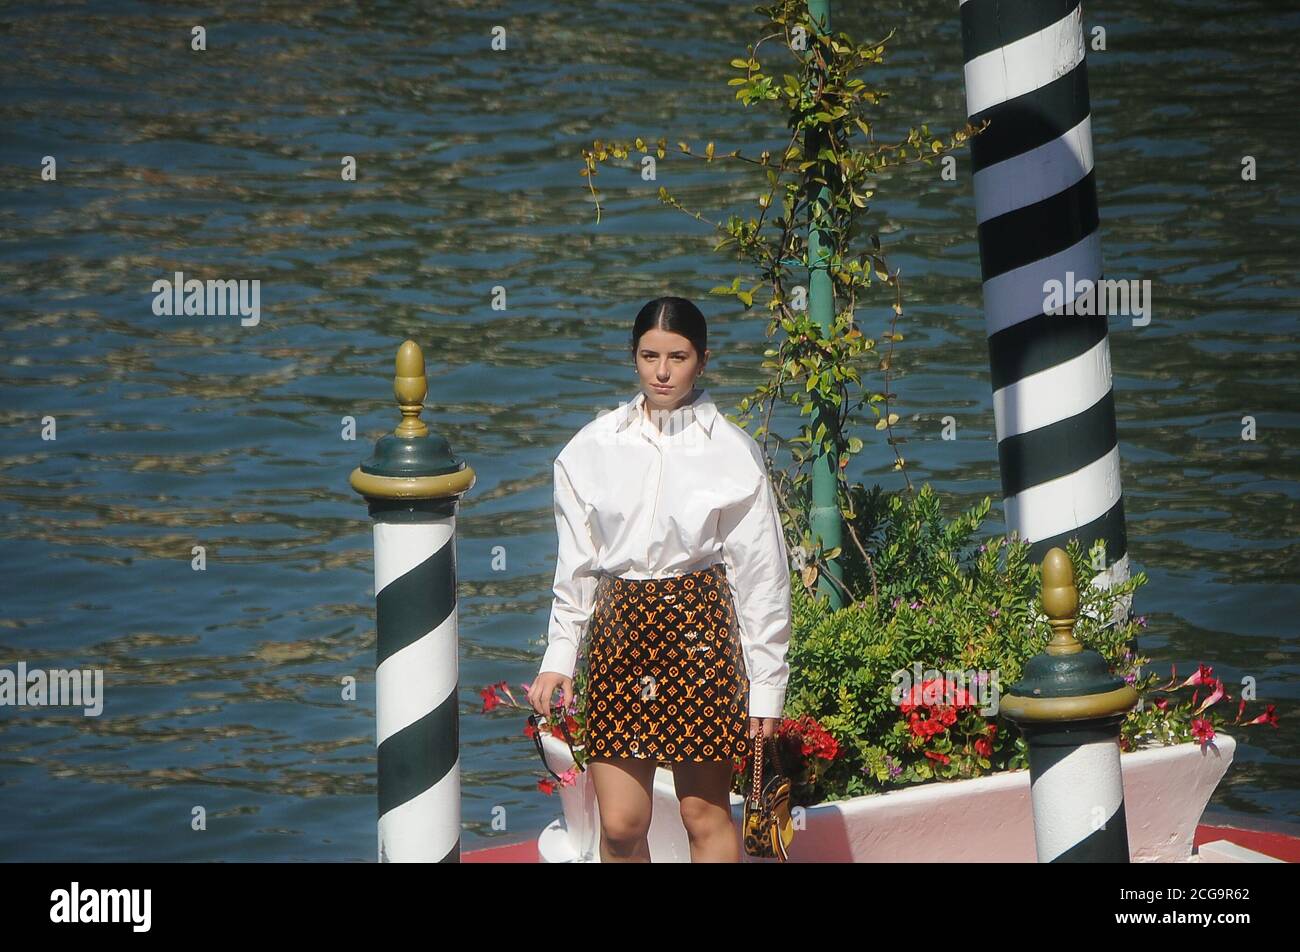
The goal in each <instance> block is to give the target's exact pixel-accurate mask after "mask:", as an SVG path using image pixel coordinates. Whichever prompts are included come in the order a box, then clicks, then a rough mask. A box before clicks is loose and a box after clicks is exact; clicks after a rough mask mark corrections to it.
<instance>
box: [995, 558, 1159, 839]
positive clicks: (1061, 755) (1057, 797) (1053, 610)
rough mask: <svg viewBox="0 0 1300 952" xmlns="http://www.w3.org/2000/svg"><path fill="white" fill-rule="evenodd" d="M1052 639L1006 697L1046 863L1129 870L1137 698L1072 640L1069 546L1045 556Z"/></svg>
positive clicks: (1074, 605) (1075, 600) (1074, 596)
mask: <svg viewBox="0 0 1300 952" xmlns="http://www.w3.org/2000/svg"><path fill="white" fill-rule="evenodd" d="M1042 581H1043V611H1045V612H1046V613H1047V618H1048V621H1049V622H1050V623H1051V626H1052V640H1051V641H1050V642H1049V643H1048V645H1047V648H1046V649H1045V650H1044V652H1043V653H1042V654H1039V655H1036V656H1035V657H1033V658H1031V659H1029V661H1028V662H1027V663H1026V664H1025V669H1024V672H1023V676H1022V677H1021V679H1020V680H1019V681H1018V682H1016V684H1014V685H1013V686H1012V687H1011V688H1010V690H1008V692H1007V693H1006V694H1005V695H1003V696H1002V698H1001V700H1000V702H999V703H1000V705H1001V712H1002V714H1003V715H1005V716H1006V718H1007V719H1008V720H1010V721H1011V722H1012V723H1014V724H1015V725H1016V726H1017V727H1018V728H1019V729H1020V731H1021V733H1023V734H1024V737H1025V743H1026V744H1027V745H1028V747H1029V787H1030V799H1031V800H1032V801H1033V810H1034V841H1035V844H1036V847H1037V852H1038V861H1039V862H1040V863H1127V862H1128V861H1129V852H1128V823H1127V821H1126V820H1125V817H1124V778H1123V775H1122V773H1121V771H1120V762H1119V760H1120V749H1119V735H1120V725H1121V724H1122V723H1123V721H1124V717H1125V715H1126V714H1127V713H1128V712H1129V710H1130V709H1131V708H1133V706H1134V705H1136V704H1137V700H1138V696H1137V691H1136V690H1135V689H1134V688H1133V686H1132V685H1131V684H1128V683H1127V682H1125V680H1124V679H1123V678H1121V677H1118V676H1116V675H1113V674H1111V673H1110V668H1109V666H1108V665H1107V664H1106V659H1105V658H1103V657H1102V656H1101V655H1099V654H1098V653H1097V652H1095V651H1092V650H1090V649H1085V648H1084V647H1083V646H1082V645H1081V644H1079V642H1078V640H1077V639H1076V638H1075V637H1074V621H1075V616H1076V613H1077V612H1078V609H1079V591H1078V589H1077V588H1076V587H1075V584H1074V569H1073V566H1071V565H1070V559H1069V556H1067V555H1066V553H1065V550H1064V549H1060V548H1054V549H1052V550H1051V551H1049V552H1048V553H1047V555H1046V556H1045V557H1044V559H1043V572H1042Z"/></svg>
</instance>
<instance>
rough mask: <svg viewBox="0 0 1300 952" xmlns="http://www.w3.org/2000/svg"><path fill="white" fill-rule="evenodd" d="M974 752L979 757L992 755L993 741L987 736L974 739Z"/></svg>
mask: <svg viewBox="0 0 1300 952" xmlns="http://www.w3.org/2000/svg"><path fill="white" fill-rule="evenodd" d="M975 753H977V754H979V755H980V756H981V757H992V756H993V742H992V741H990V740H989V739H988V738H987V737H980V738H979V739H977V740H976V741H975Z"/></svg>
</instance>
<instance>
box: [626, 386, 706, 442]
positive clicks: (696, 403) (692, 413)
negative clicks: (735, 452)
mask: <svg viewBox="0 0 1300 952" xmlns="http://www.w3.org/2000/svg"><path fill="white" fill-rule="evenodd" d="M644 405H645V391H644V390H638V391H637V395H636V396H635V397H633V398H632V400H631V402H629V403H628V404H626V405H625V406H624V407H623V408H622V415H621V416H620V417H619V419H618V426H617V427H616V428H615V430H616V431H618V430H622V429H624V428H625V427H627V426H628V425H630V424H631V423H633V422H635V421H636V419H637V418H638V417H644V415H645V411H644V409H643V407H644ZM673 414H674V415H676V414H685V415H686V416H687V418H688V419H687V420H686V421H683V422H689V419H690V418H691V417H693V418H694V419H695V420H696V421H697V422H698V423H699V424H700V425H701V426H702V427H704V432H705V433H707V434H709V435H710V436H712V434H713V421H714V420H715V419H717V416H718V408H717V406H716V405H715V404H714V402H713V399H712V398H711V397H710V396H709V391H707V390H701V391H699V393H697V394H696V396H695V399H694V400H692V401H691V402H690V403H685V404H683V405H682V406H680V407H678V408H677V409H676V410H674V411H673Z"/></svg>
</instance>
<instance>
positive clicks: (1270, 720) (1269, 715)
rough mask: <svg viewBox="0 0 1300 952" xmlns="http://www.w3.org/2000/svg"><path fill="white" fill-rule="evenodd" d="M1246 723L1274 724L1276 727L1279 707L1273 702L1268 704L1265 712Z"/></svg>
mask: <svg viewBox="0 0 1300 952" xmlns="http://www.w3.org/2000/svg"><path fill="white" fill-rule="evenodd" d="M1246 724H1247V725H1250V724H1272V725H1273V726H1274V727H1277V708H1276V707H1275V706H1274V705H1272V704H1270V705H1268V706H1267V707H1265V708H1264V713H1263V714H1261V715H1259V717H1257V718H1255V719H1254V720H1253V721H1247V722H1246Z"/></svg>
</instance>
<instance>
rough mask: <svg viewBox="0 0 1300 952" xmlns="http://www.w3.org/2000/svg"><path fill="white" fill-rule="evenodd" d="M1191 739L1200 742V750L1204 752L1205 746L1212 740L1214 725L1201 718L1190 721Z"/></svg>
mask: <svg viewBox="0 0 1300 952" xmlns="http://www.w3.org/2000/svg"><path fill="white" fill-rule="evenodd" d="M1192 737H1194V738H1195V739H1196V740H1199V741H1200V742H1201V750H1205V745H1206V744H1208V743H1209V742H1210V741H1212V740H1214V725H1213V724H1211V723H1210V722H1209V721H1207V720H1205V718H1203V717H1198V718H1196V719H1195V720H1193V721H1192Z"/></svg>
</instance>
